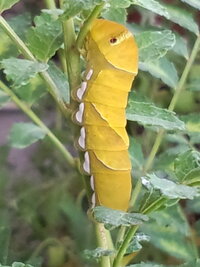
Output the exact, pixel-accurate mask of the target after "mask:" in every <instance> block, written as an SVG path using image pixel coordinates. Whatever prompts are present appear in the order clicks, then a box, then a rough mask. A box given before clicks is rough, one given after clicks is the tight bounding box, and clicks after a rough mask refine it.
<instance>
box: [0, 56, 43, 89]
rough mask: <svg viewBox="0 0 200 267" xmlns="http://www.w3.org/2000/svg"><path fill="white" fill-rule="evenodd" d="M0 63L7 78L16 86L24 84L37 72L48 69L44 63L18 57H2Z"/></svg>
mask: <svg viewBox="0 0 200 267" xmlns="http://www.w3.org/2000/svg"><path fill="white" fill-rule="evenodd" d="M0 63H1V68H4V73H5V74H6V76H7V79H8V80H12V81H13V87H16V88H17V87H20V86H22V85H26V84H27V83H28V82H29V80H30V79H31V78H33V77H34V76H35V75H36V74H37V73H39V72H42V71H45V70H47V69H48V65H47V64H45V63H39V62H36V61H30V60H26V59H18V58H8V59H3V60H2V61H1V62H0Z"/></svg>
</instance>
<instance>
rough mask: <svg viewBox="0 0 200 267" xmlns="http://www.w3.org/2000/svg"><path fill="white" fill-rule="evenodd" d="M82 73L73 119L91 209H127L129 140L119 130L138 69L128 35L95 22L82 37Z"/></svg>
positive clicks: (115, 25) (111, 24)
mask: <svg viewBox="0 0 200 267" xmlns="http://www.w3.org/2000/svg"><path fill="white" fill-rule="evenodd" d="M86 54H87V56H86V60H87V66H86V75H85V80H84V81H83V83H82V85H81V87H80V88H79V89H77V91H76V98H77V100H78V101H79V102H81V103H80V106H79V110H78V111H77V112H76V114H75V116H74V118H75V120H76V122H77V123H78V124H79V125H82V128H81V135H80V138H79V140H78V144H79V147H80V149H81V150H83V151H85V152H84V153H85V155H84V158H85V161H84V163H83V169H84V170H85V172H86V173H87V174H88V175H90V176H91V177H92V178H91V186H92V188H93V190H94V194H93V200H92V202H93V205H103V206H106V207H109V208H112V209H119V210H127V208H128V203H129V199H130V194H131V162H130V159H129V154H128V147H129V139H128V135H127V133H126V130H125V126H126V116H125V107H126V105H127V98H128V93H129V91H130V89H131V85H132V82H133V80H134V77H135V76H136V74H137V71H138V50H137V45H136V43H135V41H134V38H133V36H132V34H131V33H130V32H129V31H128V30H127V28H125V27H124V26H123V25H120V24H118V23H116V22H112V21H108V20H103V19H97V20H95V22H94V23H93V25H92V28H91V30H90V31H89V33H88V36H87V39H86Z"/></svg>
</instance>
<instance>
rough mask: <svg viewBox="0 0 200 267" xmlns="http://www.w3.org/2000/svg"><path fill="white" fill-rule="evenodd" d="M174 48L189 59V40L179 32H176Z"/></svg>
mask: <svg viewBox="0 0 200 267" xmlns="http://www.w3.org/2000/svg"><path fill="white" fill-rule="evenodd" d="M172 50H173V51H174V52H175V53H177V54H178V55H180V56H183V57H184V58H185V59H187V60H188V58H189V53H188V47H187V41H186V40H185V39H184V38H183V37H181V36H180V35H178V34H176V42H175V45H174V47H173V48H172Z"/></svg>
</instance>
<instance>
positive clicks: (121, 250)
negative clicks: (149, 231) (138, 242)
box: [113, 225, 139, 267]
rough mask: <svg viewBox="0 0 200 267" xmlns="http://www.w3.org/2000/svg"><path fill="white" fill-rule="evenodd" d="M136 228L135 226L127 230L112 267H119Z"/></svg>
mask: <svg viewBox="0 0 200 267" xmlns="http://www.w3.org/2000/svg"><path fill="white" fill-rule="evenodd" d="M138 227H139V226H138V225H135V226H133V227H131V228H130V229H129V230H128V232H127V234H126V237H125V239H124V242H123V243H122V245H121V247H120V248H119V250H118V253H117V256H116V258H115V260H114V263H113V267H120V266H121V264H122V259H123V256H124V254H125V253H126V250H127V248H128V246H129V243H130V242H131V240H132V238H133V236H134V234H135V233H136V231H137V229H138Z"/></svg>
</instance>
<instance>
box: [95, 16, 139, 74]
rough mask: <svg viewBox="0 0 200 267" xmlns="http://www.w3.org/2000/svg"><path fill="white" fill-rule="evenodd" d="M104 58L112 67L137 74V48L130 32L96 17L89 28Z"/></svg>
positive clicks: (119, 25) (116, 24)
mask: <svg viewBox="0 0 200 267" xmlns="http://www.w3.org/2000/svg"><path fill="white" fill-rule="evenodd" d="M90 33H91V37H92V39H93V41H94V42H95V43H96V44H97V46H98V48H99V50H100V52H101V53H102V54H103V55H104V57H105V59H106V60H107V61H108V62H109V63H110V64H112V65H113V66H114V67H116V68H118V69H121V70H125V71H128V72H131V73H133V74H137V70H138V49H137V45H136V42H135V40H134V37H133V35H132V34H131V32H129V31H128V29H127V28H126V27H124V26H123V25H121V24H118V23H116V22H113V21H109V20H104V19H97V20H95V22H94V24H93V25H92V28H91V30H90Z"/></svg>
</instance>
